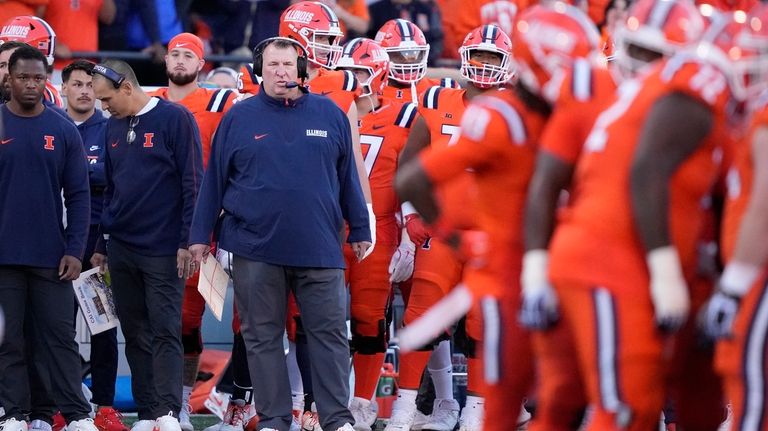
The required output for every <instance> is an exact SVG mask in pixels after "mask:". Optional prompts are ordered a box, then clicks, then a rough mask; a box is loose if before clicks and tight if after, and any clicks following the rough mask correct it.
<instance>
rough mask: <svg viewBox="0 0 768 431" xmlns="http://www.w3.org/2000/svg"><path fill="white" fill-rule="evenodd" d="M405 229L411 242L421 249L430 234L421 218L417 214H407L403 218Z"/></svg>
mask: <svg viewBox="0 0 768 431" xmlns="http://www.w3.org/2000/svg"><path fill="white" fill-rule="evenodd" d="M405 229H406V230H407V231H408V236H409V237H410V238H411V241H413V243H414V244H415V245H416V246H417V247H421V246H422V245H424V242H425V241H426V240H428V239H429V238H430V237H431V236H432V234H431V233H430V232H429V229H427V226H426V225H425V224H424V221H423V220H422V219H421V216H419V215H418V214H409V215H407V216H405Z"/></svg>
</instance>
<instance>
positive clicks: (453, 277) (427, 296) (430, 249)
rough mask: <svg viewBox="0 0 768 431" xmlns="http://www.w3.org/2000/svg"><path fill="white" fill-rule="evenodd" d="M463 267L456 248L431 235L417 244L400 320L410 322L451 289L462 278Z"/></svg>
mask: <svg viewBox="0 0 768 431" xmlns="http://www.w3.org/2000/svg"><path fill="white" fill-rule="evenodd" d="M462 268H463V264H462V262H461V261H460V260H459V258H458V257H457V255H456V252H454V250H453V249H452V248H451V247H449V246H448V245H446V244H445V243H444V242H442V241H440V240H436V239H434V238H430V239H429V240H427V241H426V242H425V243H424V245H422V246H421V247H419V248H417V249H416V258H415V261H414V267H413V281H412V283H411V292H410V295H409V298H408V307H407V308H406V310H405V316H404V317H403V322H404V323H405V324H408V323H410V322H413V321H414V320H416V319H417V318H419V317H420V316H422V315H423V314H424V313H425V312H426V311H427V310H428V309H429V308H430V307H431V306H432V305H434V304H435V303H436V302H437V301H439V300H440V299H441V298H442V297H443V296H445V295H446V294H447V293H448V292H449V291H450V290H451V289H453V287H454V286H456V285H457V284H458V283H459V282H460V281H461V272H462Z"/></svg>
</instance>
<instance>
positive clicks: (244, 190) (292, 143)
mask: <svg viewBox="0 0 768 431" xmlns="http://www.w3.org/2000/svg"><path fill="white" fill-rule="evenodd" d="M306 64H307V60H306V52H305V51H304V49H303V48H302V47H301V46H300V45H299V44H297V43H296V42H294V41H292V40H290V39H285V38H272V39H267V40H265V41H263V42H262V43H261V44H259V45H258V46H257V47H256V49H255V50H254V71H255V72H256V73H258V74H261V76H262V78H263V82H262V91H260V92H259V94H258V95H257V96H255V97H252V98H250V99H247V100H245V101H243V102H240V103H238V104H237V105H235V106H234V107H233V108H232V109H231V110H230V112H229V113H227V115H225V116H224V118H223V119H222V122H221V124H220V125H219V129H218V131H217V132H216V137H215V139H214V143H213V147H212V149H211V157H210V161H209V164H208V171H207V172H206V174H205V177H204V179H203V186H202V188H201V190H200V196H199V198H198V201H197V205H196V208H195V215H194V218H193V221H192V230H191V236H190V244H193V245H192V246H191V247H190V250H191V251H192V254H193V256H194V259H195V260H196V261H198V262H199V261H200V260H202V259H203V257H204V256H205V255H207V253H208V244H209V242H210V239H211V234H212V232H213V231H214V228H215V230H216V237H217V239H218V241H219V246H220V247H221V248H223V249H226V250H229V251H230V252H232V253H233V254H234V261H233V278H234V285H235V301H236V305H237V308H238V311H239V313H240V318H241V324H242V333H243V338H244V339H245V343H246V349H247V351H248V365H249V369H250V373H251V379H252V380H253V381H254V382H259V384H260V390H259V391H256V392H255V393H254V401H255V404H256V410H257V411H258V412H259V414H260V422H261V423H260V426H263V427H266V428H265V429H277V430H287V429H288V427H289V425H290V423H291V408H292V407H291V406H292V404H291V392H290V388H289V383H288V372H287V370H286V367H285V358H284V352H283V344H282V335H283V331H284V329H285V314H286V303H287V297H288V291H289V290H291V291H293V292H294V294H295V296H296V301H297V303H298V305H299V309H300V311H301V315H302V322H303V323H304V327H305V330H306V332H307V337H308V342H309V353H310V358H311V361H312V381H313V387H314V393H315V399H316V403H317V408H318V413H319V416H320V421H321V425H322V427H323V429H325V430H337V429H344V430H347V429H348V430H350V431H351V430H352V427H351V424H352V423H354V419H352V415H351V414H350V413H349V410H348V409H347V402H348V400H349V387H348V375H349V347H348V343H347V335H346V334H347V328H346V324H345V318H346V291H345V288H344V273H343V268H344V258H343V256H342V236H343V235H342V233H343V232H344V220H346V221H347V225H348V237H347V241H348V242H349V243H350V244H351V245H352V248H353V250H354V252H355V254H356V256H357V258H358V259H362V257H363V256H364V254H365V251H366V250H367V249H368V248H369V247H370V246H371V233H370V228H369V226H368V210H367V208H366V204H365V200H364V198H363V192H362V188H361V186H360V180H359V178H358V176H357V170H356V169H355V158H354V154H353V150H352V137H351V135H350V126H349V122H348V120H347V117H346V115H345V114H344V113H343V112H342V111H341V110H340V109H339V108H338V107H336V105H335V104H334V103H333V102H332V101H331V100H330V99H327V98H325V97H321V96H316V95H313V94H308V93H307V91H306V90H305V89H304V88H303V86H302V85H301V83H303V81H304V80H305V79H306V77H307V70H306ZM222 209H223V213H222ZM220 214H222V215H221V217H219V215H220Z"/></svg>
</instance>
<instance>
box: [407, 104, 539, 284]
mask: <svg viewBox="0 0 768 431" xmlns="http://www.w3.org/2000/svg"><path fill="white" fill-rule="evenodd" d="M545 121H546V118H545V116H544V115H542V114H541V113H538V112H535V111H532V110H530V109H529V108H528V107H527V106H526V105H525V104H524V103H523V102H521V101H520V99H519V98H518V97H517V96H516V95H515V94H514V90H503V91H495V92H490V93H487V94H486V95H483V96H479V97H477V98H476V99H473V100H472V103H471V105H470V106H469V107H468V108H467V110H466V111H465V112H464V117H463V120H462V124H461V134H460V137H459V138H458V139H457V140H456V142H455V143H454V144H453V145H451V146H449V147H442V148H435V149H433V150H432V151H429V152H427V153H425V154H422V155H421V156H420V157H421V162H422V166H423V167H424V169H425V171H426V172H427V175H428V176H429V178H430V179H431V180H432V181H433V183H434V184H437V185H440V186H442V185H444V184H450V182H452V181H454V179H456V178H458V177H461V176H464V175H466V169H469V168H471V169H472V171H473V174H472V177H473V179H474V181H475V184H476V187H477V199H476V205H475V208H474V211H476V213H477V227H479V228H480V229H481V230H482V231H484V232H486V233H487V234H488V238H489V250H488V252H487V253H486V255H487V259H488V260H487V263H486V264H485V266H484V267H483V268H480V269H481V270H483V269H485V271H480V272H481V273H485V274H487V275H490V277H487V279H484V280H483V282H481V283H471V282H470V281H469V280H467V284H468V285H469V286H470V288H471V289H472V290H473V291H474V292H475V293H476V294H478V295H481V296H482V295H495V296H497V297H498V296H499V295H501V293H502V292H503V291H504V289H505V286H509V285H510V284H509V283H510V282H512V283H513V284H512V285H516V282H515V280H517V279H518V278H519V271H520V268H521V265H522V254H523V250H524V248H523V208H524V206H525V200H526V194H527V191H528V181H529V180H530V178H531V176H532V175H533V169H534V161H535V158H536V142H537V141H538V138H539V135H540V133H541V131H542V129H543V127H544V124H545ZM465 205H466V204H465ZM473 272H474V271H473ZM478 276H480V275H478Z"/></svg>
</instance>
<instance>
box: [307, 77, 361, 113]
mask: <svg viewBox="0 0 768 431" xmlns="http://www.w3.org/2000/svg"><path fill="white" fill-rule="evenodd" d="M307 88H309V91H310V92H312V93H314V94H319V95H321V96H327V97H328V98H329V99H331V100H333V101H334V102H335V103H336V105H338V107H339V108H341V110H342V111H344V112H345V113H346V112H348V111H349V107H350V106H352V104H353V103H355V98H356V97H357V96H359V95H360V93H361V89H360V85H358V83H357V78H355V74H354V73H352V72H350V71H349V70H327V69H320V70H319V71H318V74H317V76H315V77H314V78H313V79H312V80H311V81H309V83H308V84H307Z"/></svg>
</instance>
